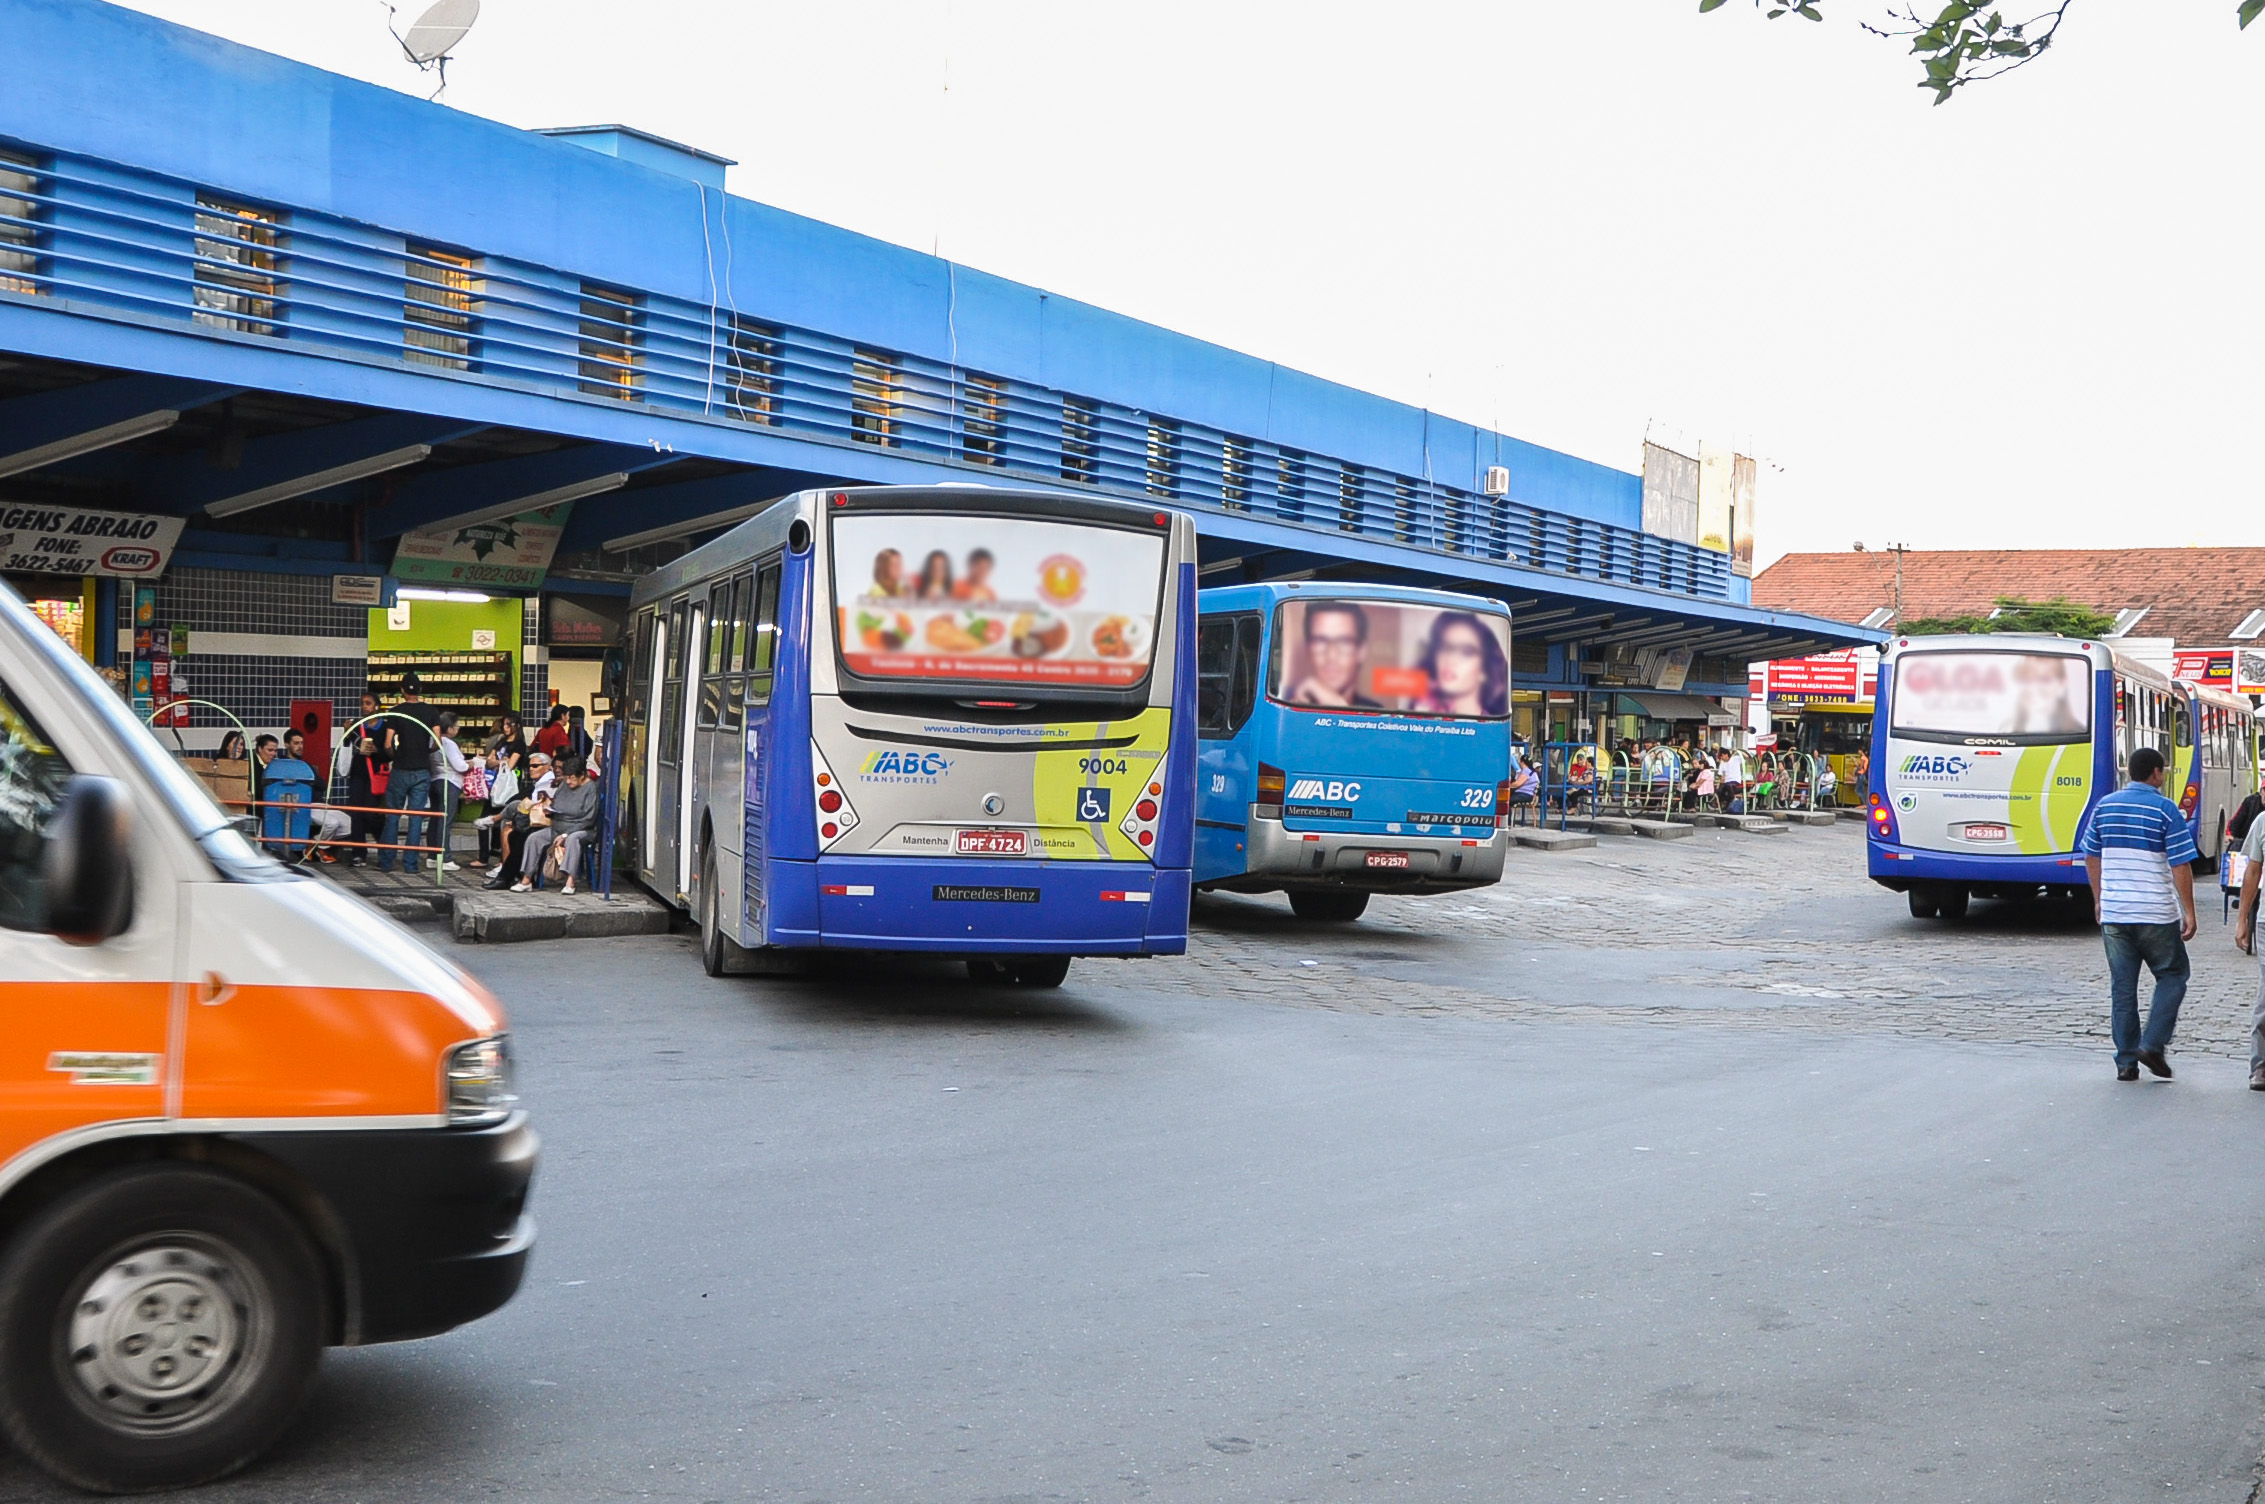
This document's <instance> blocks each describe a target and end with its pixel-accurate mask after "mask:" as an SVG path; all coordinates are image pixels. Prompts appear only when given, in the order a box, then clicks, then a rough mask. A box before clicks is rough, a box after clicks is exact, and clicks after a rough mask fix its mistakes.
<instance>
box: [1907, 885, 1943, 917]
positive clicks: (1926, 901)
mask: <svg viewBox="0 0 2265 1504" xmlns="http://www.w3.org/2000/svg"><path fill="white" fill-rule="evenodd" d="M1903 896H1904V898H1905V899H1906V900H1908V901H1909V902H1910V904H1911V917H1912V918H1914V919H1932V918H1934V917H1935V910H1936V907H1937V905H1936V901H1935V890H1934V889H1933V888H1913V889H1911V890H1910V891H1909V892H1907V893H1905V894H1904V895H1903Z"/></svg>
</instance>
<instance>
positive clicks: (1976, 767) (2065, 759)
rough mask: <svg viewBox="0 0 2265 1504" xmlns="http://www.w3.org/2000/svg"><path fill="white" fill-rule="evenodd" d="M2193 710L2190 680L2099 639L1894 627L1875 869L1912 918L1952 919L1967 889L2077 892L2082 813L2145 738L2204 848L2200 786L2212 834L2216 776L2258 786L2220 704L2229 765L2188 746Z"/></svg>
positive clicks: (2115, 781) (2196, 705) (1872, 842)
mask: <svg viewBox="0 0 2265 1504" xmlns="http://www.w3.org/2000/svg"><path fill="white" fill-rule="evenodd" d="M2211 698H2212V700H2213V701H2215V700H2217V699H2220V698H2223V699H2226V700H2228V701H2229V702H2230V700H2231V697H2219V696H2214V695H2213V696H2212V697H2211ZM2201 708H2202V707H2201V702H2200V700H2199V699H2198V692H2197V691H2196V690H2195V688H2194V687H2193V686H2191V685H2186V684H2181V683H2178V682H2175V681H2173V680H2172V679H2171V678H2169V677H2168V676H2166V675H2164V674H2162V673H2159V672H2157V671H2156V670H2155V669H2153V668H2151V667H2149V666H2148V665H2146V664H2144V663H2141V662H2139V661H2138V660H2136V659H2134V658H2132V657H2130V656H2129V655H2127V654H2125V653H2123V652H2121V651H2119V650H2117V649H2116V648H2114V647H2113V646H2111V645H2109V644H2107V643H2104V642H2079V641H2077V640H2075V639H2072V638H2065V637H2058V636H2053V635H2049V634H2031V633H1998V634H1984V635H1974V636H1943V637H1904V638H1898V639H1897V640H1896V641H1894V642H1893V643H1891V644H1889V646H1888V648H1887V651H1886V653H1885V654H1884V655H1883V656H1882V658H1881V662H1880V677H1879V688H1878V696H1877V700H1876V702H1875V705H1874V710H1873V716H1872V789H1871V797H1870V803H1869V805H1868V807H1867V809H1866V811H1865V816H1866V818H1865V826H1866V829H1867V832H1868V835H1869V839H1868V840H1867V842H1866V847H1867V859H1868V868H1869V872H1870V875H1871V878H1872V880H1873V881H1874V882H1877V883H1879V884H1881V885H1882V886H1884V887H1888V888H1891V889H1894V890H1895V891H1896V892H1899V893H1902V894H1905V895H1906V896H1907V898H1908V899H1909V902H1910V905H1911V912H1912V914H1913V915H1915V916H1917V917H1919V918H1922V919H1924V918H1930V917H1934V916H1936V915H1940V916H1941V917H1943V918H1946V919H1956V918H1959V917H1961V916H1963V915H1964V914H1965V912H1966V906H1967V901H1968V899H1969V898H1970V897H1973V896H1976V895H1979V896H1981V897H1984V898H2010V899H2019V898H2033V897H2036V896H2038V895H2039V894H2041V893H2043V894H2054V893H2059V894H2067V895H2070V896H2075V895H2079V894H2082V893H2083V892H2084V891H2085V890H2086V881H2085V873H2084V858H2083V857H2082V856H2080V855H2079V854H2078V852H2077V845H2078V842H2079V841H2080V840H2081V839H2082V837H2083V833H2084V827H2085V822H2086V821H2087V820H2089V819H2090V818H2091V815H2092V810H2093V807H2094V806H2095V805H2096V804H2098V802H2099V801H2100V799H2101V797H2102V796H2104V795H2106V794H2109V793H2112V792H2113V791H2114V790H2116V789H2117V788H2119V787H2121V786H2122V784H2123V782H2124V779H2125V776H2126V774H2125V769H2126V766H2127V765H2128V763H2129V762H2130V758H2131V754H2132V752H2133V751H2134V750H2136V749H2137V748H2139V747H2143V746H2151V747H2155V748H2157V749H2159V750H2160V751H2161V752H2162V754H2163V757H2164V759H2165V761H2166V762H2167V763H2168V764H2169V776H2168V777H2167V778H2166V779H2165V780H2164V793H2165V795H2166V796H2167V797H2168V798H2170V799H2171V800H2172V801H2173V802H2175V803H2176V804H2177V805H2178V806H2179V808H2181V809H2182V810H2184V811H2185V812H2186V815H2187V819H2188V821H2189V823H2190V824H2191V825H2192V826H2193V827H2194V829H2195V832H2196V836H2197V844H2198V845H2199V846H2200V847H2201V849H2202V850H2203V851H2205V852H2209V851H2211V850H2213V849H2214V847H2213V842H2212V839H2211V835H2212V832H2211V831H2210V830H2209V829H2208V823H2209V818H2210V817H2209V816H2206V815H2205V813H2204V809H2203V806H2204V804H2205V802H2206V797H2207V799H2208V800H2209V802H2210V807H2211V811H2212V812H2213V814H2215V816H2216V820H2217V824H2218V826H2219V828H2220V829H2221V830H2222V828H2223V818H2224V809H2223V808H2221V806H2224V805H2225V804H2226V798H2227V795H2226V793H2225V792H2222V791H2221V787H2220V786H2223V787H2224V788H2229V789H2230V788H2231V786H2232V785H2233V784H2235V783H2236V782H2237V781H2240V780H2244V779H2246V780H2248V782H2249V786H2250V787H2254V786H2255V783H2254V780H2255V769H2254V763H2253V762H2252V761H2251V759H2250V757H2249V756H2248V754H2246V753H2240V752H2237V751H2235V750H2234V748H2233V746H2232V743H2233V742H2234V741H2236V740H2242V741H2247V740H2248V739H2249V738H2248V732H2247V728H2246V725H2245V724H2244V723H2245V722H2246V716H2242V715H2237V714H2234V713H2233V712H2232V710H2231V708H2230V705H2229V706H2219V705H2217V704H2215V703H2213V704H2212V705H2211V706H2210V707H2209V709H2210V716H2209V720H2210V724H2211V725H2212V726H2213V727H2217V726H2219V725H2220V723H2221V722H2224V723H2225V725H2224V734H2223V736H2221V737H2219V739H2220V740H2223V741H2224V742H2226V743H2227V746H2226V748H2225V750H2224V758H2223V760H2224V761H2225V762H2226V763H2227V767H2226V768H2225V769H2223V770H2222V771H2221V770H2218V769H2217V767H2216V764H2217V763H2218V762H2219V761H2220V760H2221V759H2220V756H2219V753H2218V752H2216V751H2212V752H2211V753H2210V754H2209V755H2208V756H2207V757H2205V758H2198V757H2197V756H2196V745H2195V727H2196V724H2197V720H2198V713H2199V711H2200V710H2201ZM2215 734H2216V733H2214V735H2215ZM2233 802H2234V803H2238V802H2239V795H2238V794H2237V795H2234V796H2233Z"/></svg>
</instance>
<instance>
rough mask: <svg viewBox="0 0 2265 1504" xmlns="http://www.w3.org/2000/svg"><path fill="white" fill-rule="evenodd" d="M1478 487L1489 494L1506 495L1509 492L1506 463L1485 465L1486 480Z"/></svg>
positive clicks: (1508, 468)
mask: <svg viewBox="0 0 2265 1504" xmlns="http://www.w3.org/2000/svg"><path fill="white" fill-rule="evenodd" d="M1479 489H1480V490H1482V491H1484V492H1486V494H1487V495H1489V496H1508V495H1509V494H1510V467H1509V466H1508V465H1489V466H1487V467H1486V480H1485V481H1484V482H1483V483H1482V484H1481V486H1480V487H1479Z"/></svg>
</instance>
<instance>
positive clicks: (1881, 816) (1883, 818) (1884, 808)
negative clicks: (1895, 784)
mask: <svg viewBox="0 0 2265 1504" xmlns="http://www.w3.org/2000/svg"><path fill="white" fill-rule="evenodd" d="M1867 813H1868V814H1869V815H1870V817H1871V818H1870V819H1868V820H1866V821H1865V822H1864V824H1865V828H1866V829H1867V830H1869V831H1871V833H1872V839H1873V840H1875V841H1886V842H1888V843H1889V844H1890V845H1894V844H1896V839H1897V838H1896V829H1895V811H1894V810H1892V809H1889V808H1888V802H1887V799H1886V797H1885V796H1884V795H1881V794H1874V795H1873V796H1872V807H1871V809H1870V810H1869V811H1868V812H1867Z"/></svg>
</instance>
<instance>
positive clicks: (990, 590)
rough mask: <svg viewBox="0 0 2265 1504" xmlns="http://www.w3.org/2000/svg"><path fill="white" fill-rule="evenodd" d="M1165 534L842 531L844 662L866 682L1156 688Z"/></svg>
mask: <svg viewBox="0 0 2265 1504" xmlns="http://www.w3.org/2000/svg"><path fill="white" fill-rule="evenodd" d="M1163 570H1164V535H1163V534H1162V533H1141V532H1128V531H1124V530H1122V529H1117V528H1100V527H1088V526H1082V525H1080V524H1077V523H1070V522H1045V521H1036V520H1031V519H1026V518H1004V517H929V516H920V515H916V514H915V515H907V514H904V513H897V514H893V515H892V514H885V513H884V514H875V515H867V516H848V517H837V518H835V519H834V601H835V603H836V606H837V616H838V618H839V624H840V632H841V648H842V660H843V662H845V663H846V664H848V666H849V668H850V671H851V672H852V673H855V674H858V675H860V676H862V677H864V678H868V679H961V680H976V681H989V682H994V683H1021V684H1047V685H1090V686H1093V687H1096V688H1103V689H1122V688H1127V687H1129V686H1131V685H1135V684H1138V683H1140V682H1141V681H1142V680H1143V679H1145V678H1147V677H1148V665H1149V660H1150V658H1151V657H1152V656H1153V654H1154V652H1155V648H1156V616H1157V611H1158V608H1159V602H1160V599H1161V596H1162V592H1163Z"/></svg>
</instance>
